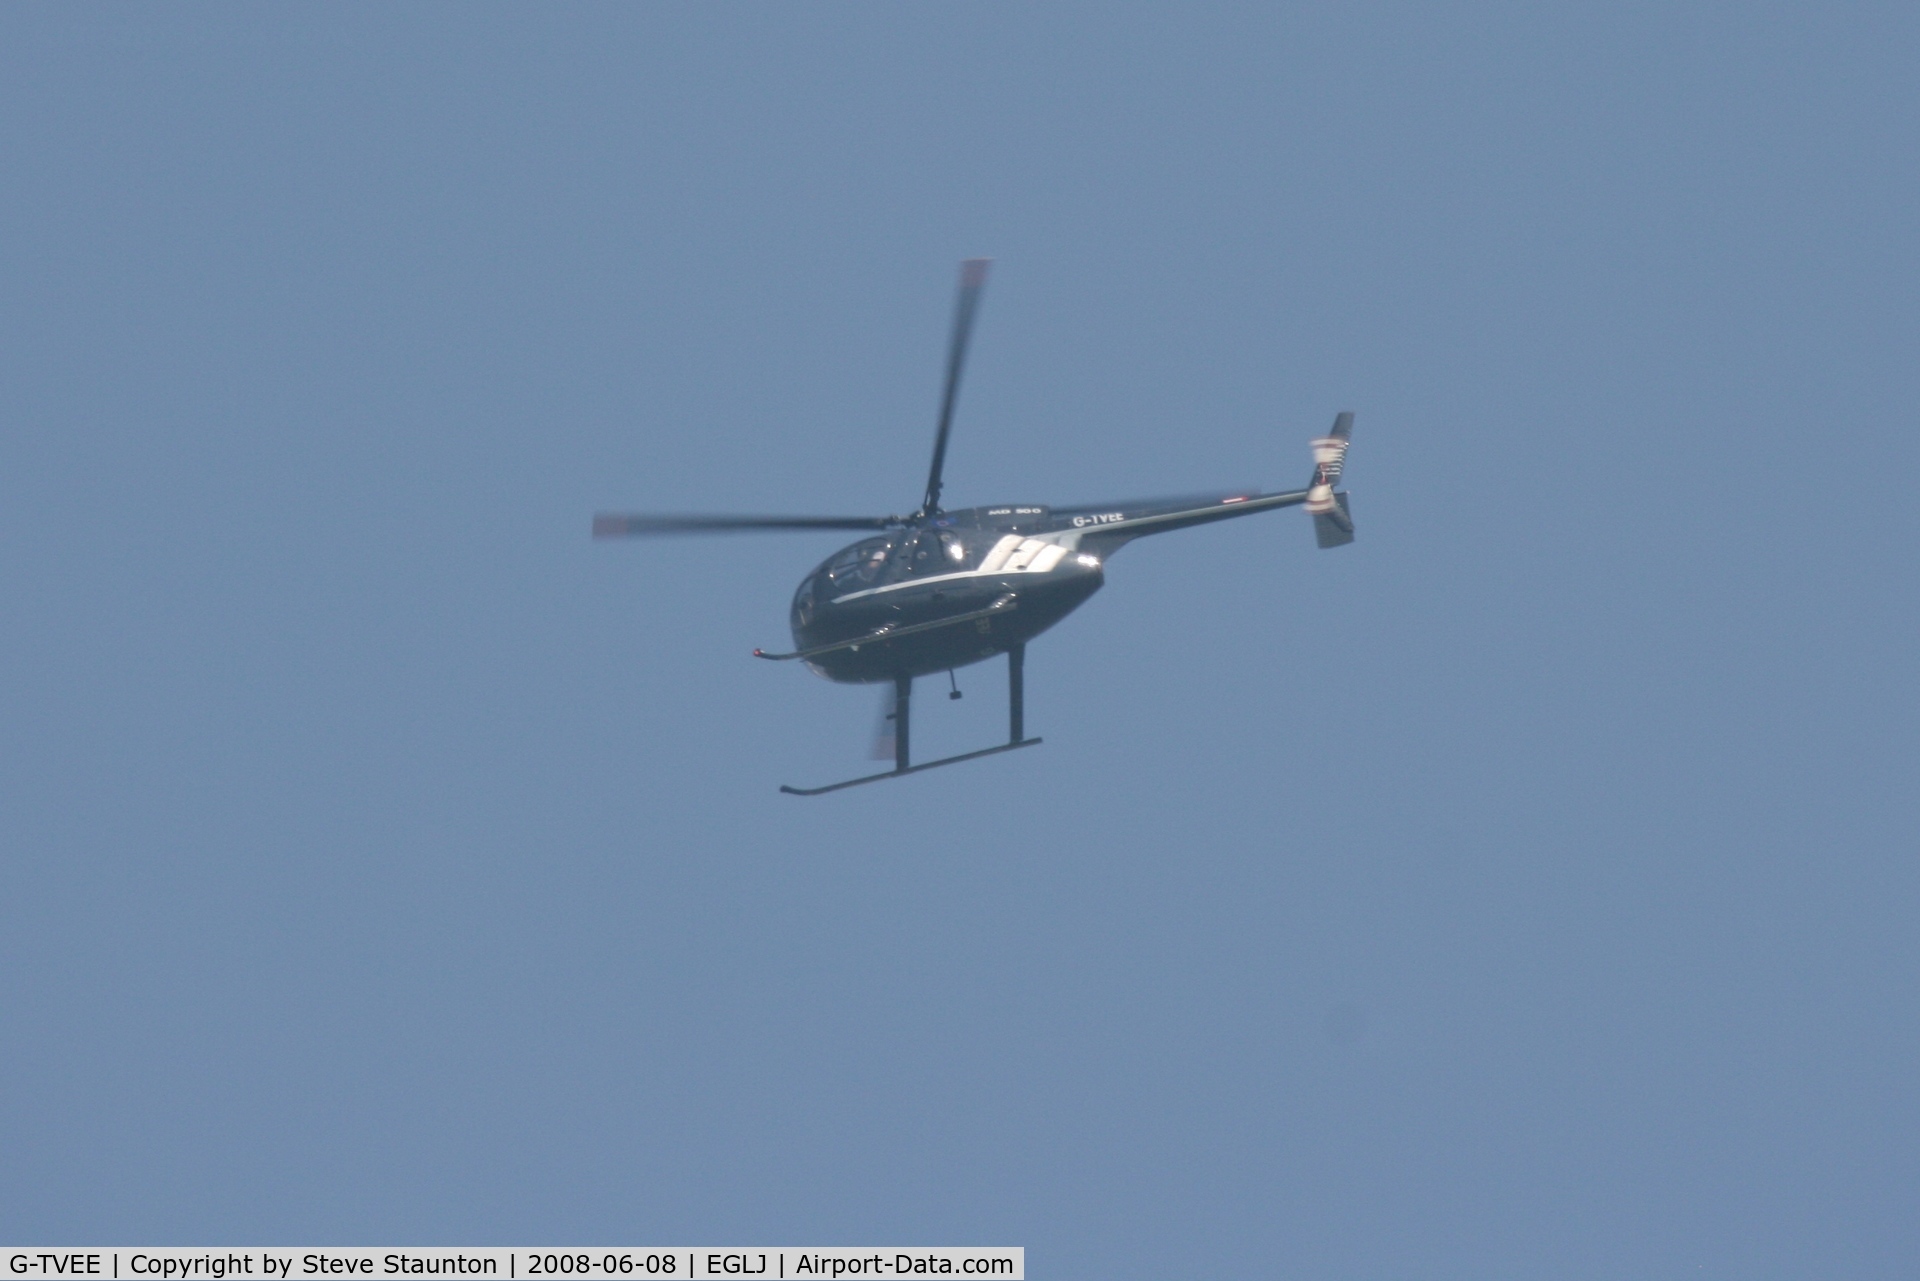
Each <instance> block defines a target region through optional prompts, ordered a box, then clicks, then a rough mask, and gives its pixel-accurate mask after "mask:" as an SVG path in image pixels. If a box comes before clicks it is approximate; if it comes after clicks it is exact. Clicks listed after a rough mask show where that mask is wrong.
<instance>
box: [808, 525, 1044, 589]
mask: <svg viewBox="0 0 1920 1281" xmlns="http://www.w3.org/2000/svg"><path fill="white" fill-rule="evenodd" d="M1080 533H1081V531H1080V530H1077V529H1068V530H1062V531H1061V532H1060V533H1059V534H1056V535H1054V536H1053V537H1051V538H1022V537H1021V536H1020V535H1018V534H1008V535H1007V536H1006V537H1004V538H1002V539H1001V540H1000V541H999V542H997V543H995V544H994V545H993V547H992V549H991V550H989V551H988V552H987V554H986V555H985V556H983V557H981V559H980V568H978V569H966V570H961V571H960V572H959V573H955V574H930V575H928V576H927V577H925V578H909V579H907V580H906V581H905V582H900V583H888V584H887V585H886V586H884V587H869V588H867V589H866V590H864V591H858V592H848V593H847V594H846V595H845V596H835V597H834V598H833V599H832V601H831V602H830V603H832V604H835V605H838V604H841V603H843V602H845V601H850V600H859V599H860V598H861V597H862V596H878V595H880V593H882V592H897V591H900V590H902V589H904V588H908V587H924V586H925V585H926V584H928V583H951V582H954V581H956V580H959V579H962V578H991V577H993V576H994V575H996V574H1044V573H1047V572H1048V571H1049V570H1051V569H1052V568H1053V567H1054V566H1056V565H1058V564H1059V563H1060V562H1061V560H1063V559H1064V558H1065V557H1066V554H1067V553H1068V552H1069V551H1071V550H1073V549H1072V548H1071V547H1069V546H1068V545H1067V540H1069V539H1071V540H1072V542H1073V543H1075V544H1077V543H1079V541H1080Z"/></svg>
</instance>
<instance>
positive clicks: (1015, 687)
mask: <svg viewBox="0 0 1920 1281" xmlns="http://www.w3.org/2000/svg"><path fill="white" fill-rule="evenodd" d="M1026 667H1027V647H1026V646H1025V645H1015V646H1014V647H1013V648H1011V649H1009V650H1008V651H1007V741H1006V742H1004V743H1001V744H1000V745H999V746H997V747H983V748H981V749H980V750H979V751H977V752H962V753H961V754H960V755H958V756H948V757H943V758H942V759H940V760H937V761H928V762H927V763H926V764H925V765H915V764H914V763H913V754H912V748H911V744H910V734H909V730H910V727H911V724H912V715H913V677H911V676H908V675H906V674H905V673H901V674H900V675H898V676H895V677H894V678H893V768H892V769H890V770H888V771H886V772H885V773H884V774H868V775H867V776H866V777H864V778H850V779H847V780H846V781H845V782H843V783H829V784H827V785H826V786H825V787H790V786H787V785H786V784H782V785H781V787H780V790H781V791H783V792H785V793H786V794H787V795H789V796H824V795H826V794H827V793H828V792H837V791H839V790H841V789H842V788H846V787H858V786H860V784H862V783H878V782H879V781H880V780H881V779H886V778H904V777H905V776H906V775H908V774H918V773H919V772H920V771H921V770H928V769H938V768H940V767H941V766H942V765H958V764H959V763H960V762H961V761H971V760H978V759H979V758H980V757H982V756H995V755H998V754H999V753H1001V752H1011V751H1013V750H1015V749H1016V748H1021V747H1032V746H1033V745H1034V744H1036V743H1038V742H1039V741H1040V740H1039V739H1037V738H1028V737H1027V736H1026V710H1027V673H1026Z"/></svg>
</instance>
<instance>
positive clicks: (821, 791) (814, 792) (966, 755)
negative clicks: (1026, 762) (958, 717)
mask: <svg viewBox="0 0 1920 1281" xmlns="http://www.w3.org/2000/svg"><path fill="white" fill-rule="evenodd" d="M1040 741H1041V740H1040V739H1037V738H1023V739H1021V740H1020V741H1019V742H1017V743H1002V744H1000V745H999V746H998V747H983V748H981V749H980V750H979V751H977V752H963V753H961V754H960V755H958V756H949V757H947V758H946V759H945V760H938V761H928V762H927V763H926V764H924V765H909V766H907V768H905V769H890V770H887V771H885V772H884V773H880V774H869V775H867V776H866V777H865V778H850V779H848V780H847V781H846V782H844V783H828V784H827V785H826V786H825V787H790V786H788V785H787V784H785V783H782V784H781V785H780V790H781V791H783V792H785V793H786V794H787V795H788V796H825V795H826V794H827V793H828V792H837V791H839V790H840V789H841V788H843V787H858V786H860V784H862V783H878V782H879V781H880V780H881V779H883V778H905V777H906V776H907V775H909V774H918V773H919V772H920V771H921V770H923V769H939V768H940V767H941V766H942V765H958V764H959V763H960V762H961V761H971V760H977V759H978V758H980V757H982V756H994V755H997V754H999V753H1001V752H1011V751H1013V750H1014V749H1016V748H1021V747H1032V746H1033V745H1034V744H1036V743H1038V742H1040Z"/></svg>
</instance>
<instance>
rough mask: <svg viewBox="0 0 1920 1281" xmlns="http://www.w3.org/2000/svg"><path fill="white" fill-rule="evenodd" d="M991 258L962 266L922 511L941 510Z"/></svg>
mask: <svg viewBox="0 0 1920 1281" xmlns="http://www.w3.org/2000/svg"><path fill="white" fill-rule="evenodd" d="M992 261H993V259H991V258H969V259H967V260H966V261H965V262H963V263H961V264H960V296H959V299H958V300H957V301H956V302H955V303H954V308H953V337H952V339H951V341H950V342H949V343H948V345H947V385H946V389H945V391H943V392H942V393H941V395H940V426H939V429H938V430H937V431H936V432H935V433H934V437H933V467H932V468H931V469H930V470H929V471H928V472H927V494H926V500H925V501H924V502H922V503H921V505H920V510H921V511H922V512H923V513H924V512H934V511H938V510H939V509H940V489H941V482H940V473H941V471H942V470H944V469H945V467H946V464H947V435H948V433H949V432H950V431H951V430H952V428H953V406H954V402H955V401H956V400H958V399H959V396H960V374H961V371H962V370H964V369H965V368H966V363H967V340H968V338H969V337H971V336H972V334H973V314H974V311H975V309H976V308H977V307H978V306H979V305H980V291H981V290H982V289H984V288H985V287H986V283H987V266H988V264H989V263H991V262H992Z"/></svg>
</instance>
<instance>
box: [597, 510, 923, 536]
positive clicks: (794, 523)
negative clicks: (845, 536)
mask: <svg viewBox="0 0 1920 1281" xmlns="http://www.w3.org/2000/svg"><path fill="white" fill-rule="evenodd" d="M902 524H905V521H903V520H902V519H901V518H900V517H898V516H657V515H648V514H646V513H642V512H633V513H622V512H601V513H600V514H599V515H597V516H595V517H594V518H593V536H594V537H595V538H641V537H645V536H647V535H650V534H728V533H739V532H742V531H746V530H782V529H786V530H791V529H894V528H897V527H899V526H900V525H902Z"/></svg>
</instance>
